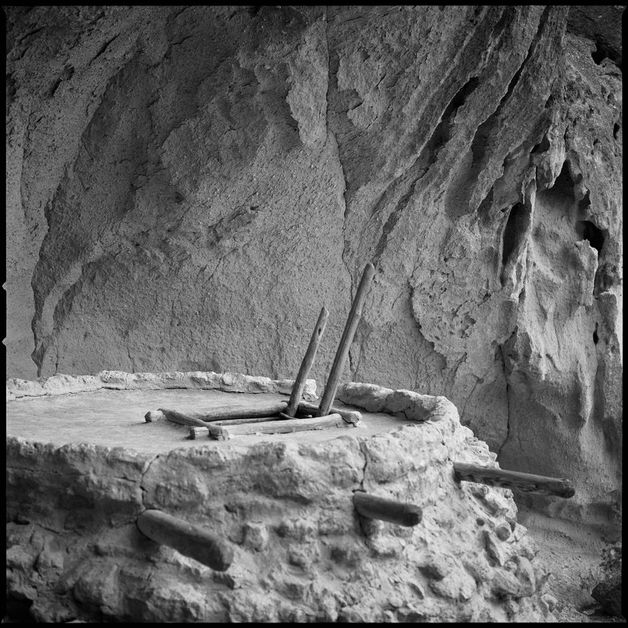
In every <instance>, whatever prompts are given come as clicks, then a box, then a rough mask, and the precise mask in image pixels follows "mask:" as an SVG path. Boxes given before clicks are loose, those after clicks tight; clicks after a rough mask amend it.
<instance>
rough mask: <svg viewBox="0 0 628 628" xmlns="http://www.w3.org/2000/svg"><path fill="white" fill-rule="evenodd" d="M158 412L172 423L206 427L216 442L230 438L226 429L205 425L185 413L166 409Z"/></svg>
mask: <svg viewBox="0 0 628 628" xmlns="http://www.w3.org/2000/svg"><path fill="white" fill-rule="evenodd" d="M158 412H163V414H164V416H165V417H166V419H167V420H168V421H170V422H172V423H178V424H179V425H188V426H193V427H205V428H207V431H208V433H209V436H210V438H213V439H215V440H226V439H227V438H229V436H228V434H227V432H226V430H225V428H224V427H218V426H215V425H211V423H205V421H202V420H201V419H198V418H197V417H194V416H190V415H189V414H184V413H183V412H177V411H176V410H168V409H166V408H159V410H158Z"/></svg>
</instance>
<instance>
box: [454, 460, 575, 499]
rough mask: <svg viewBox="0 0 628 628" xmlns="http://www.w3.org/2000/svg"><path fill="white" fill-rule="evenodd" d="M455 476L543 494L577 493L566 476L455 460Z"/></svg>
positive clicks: (564, 494) (569, 495) (564, 495)
mask: <svg viewBox="0 0 628 628" xmlns="http://www.w3.org/2000/svg"><path fill="white" fill-rule="evenodd" d="M454 477H455V479H456V480H457V481H460V480H466V481H467V482H477V483H479V484H488V485H489V486H498V487H500V488H509V489H515V490H518V491H523V492H525V493H540V494H541V495H555V496H557V497H565V498H568V497H573V496H574V495H575V494H576V490H575V489H574V487H573V485H572V483H571V481H570V480H567V479H565V478H552V477H548V476H546V475H534V474H532V473H521V472H520V471H508V470H506V469H494V468H492V467H482V466H480V465H477V464H467V463H466V462H454Z"/></svg>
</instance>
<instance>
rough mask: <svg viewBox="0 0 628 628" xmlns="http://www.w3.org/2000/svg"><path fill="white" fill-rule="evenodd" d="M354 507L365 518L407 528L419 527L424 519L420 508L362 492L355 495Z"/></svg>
mask: <svg viewBox="0 0 628 628" xmlns="http://www.w3.org/2000/svg"><path fill="white" fill-rule="evenodd" d="M353 506H354V507H355V509H356V511H357V512H358V513H359V514H360V515H362V516H363V517H367V518H369V519H381V520H382V521H391V522H392V523H397V524H399V525H402V526H406V527H411V526H415V525H417V523H419V522H420V521H421V519H422V517H423V511H422V510H421V508H420V507H419V506H415V505H414V504H406V503H404V502H400V501H398V500H395V499H386V498H384V497H377V496H375V495H370V494H369V493H365V492H362V491H356V492H355V493H354V494H353Z"/></svg>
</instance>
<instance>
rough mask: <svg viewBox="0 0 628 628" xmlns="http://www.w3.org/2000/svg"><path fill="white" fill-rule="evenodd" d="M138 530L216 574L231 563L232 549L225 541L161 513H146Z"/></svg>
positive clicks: (139, 519)
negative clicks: (209, 568) (214, 571)
mask: <svg viewBox="0 0 628 628" xmlns="http://www.w3.org/2000/svg"><path fill="white" fill-rule="evenodd" d="M137 527H138V528H139V530H140V532H141V533H142V534H143V535H144V536H147V537H148V538H149V539H151V540H152V541H155V543H160V544H161V545H167V546H168V547H172V548H174V549H176V550H177V552H180V553H181V554H184V555H185V556H189V557H190V558H193V559H194V560H198V561H199V562H200V563H203V564H204V565H207V566H208V567H211V568H212V569H214V570H216V571H226V570H227V569H228V568H229V566H230V565H231V563H232V561H233V548H232V547H231V545H229V544H228V543H227V542H226V541H223V540H222V539H220V538H219V537H217V536H215V535H213V534H211V533H210V532H207V530H205V529H203V528H201V527H200V526H197V525H193V524H191V523H188V522H187V521H183V520H182V519H178V518H177V517H173V516H172V515H168V514H166V513H165V512H162V511H161V510H153V509H150V510H145V511H144V512H143V513H142V514H141V515H140V516H139V517H138V518H137Z"/></svg>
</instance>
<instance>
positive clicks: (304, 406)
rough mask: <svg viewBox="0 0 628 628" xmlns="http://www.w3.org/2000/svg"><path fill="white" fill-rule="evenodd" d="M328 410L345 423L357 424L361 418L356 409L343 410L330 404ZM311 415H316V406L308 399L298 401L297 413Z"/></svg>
mask: <svg viewBox="0 0 628 628" xmlns="http://www.w3.org/2000/svg"><path fill="white" fill-rule="evenodd" d="M330 411H331V412H332V413H334V414H339V415H340V416H341V417H342V418H343V419H344V420H345V421H346V422H347V423H351V424H352V425H357V424H358V423H359V422H360V421H361V420H362V413H361V412H357V411H356V410H344V409H341V408H338V407H336V406H332V407H331V408H330ZM308 414H309V415H311V416H316V415H317V414H318V406H317V405H315V404H313V403H310V402H309V401H301V402H299V406H298V408H297V415H308Z"/></svg>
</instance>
